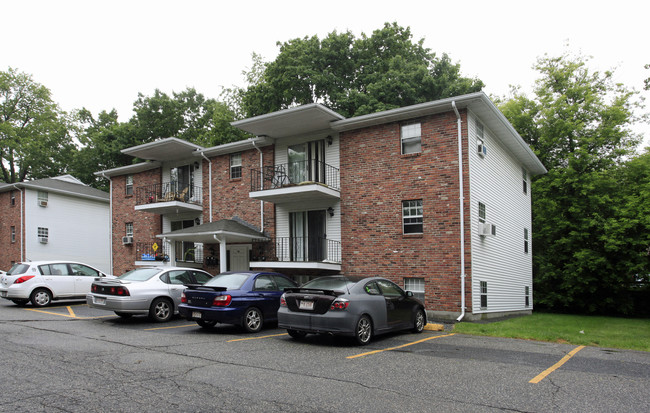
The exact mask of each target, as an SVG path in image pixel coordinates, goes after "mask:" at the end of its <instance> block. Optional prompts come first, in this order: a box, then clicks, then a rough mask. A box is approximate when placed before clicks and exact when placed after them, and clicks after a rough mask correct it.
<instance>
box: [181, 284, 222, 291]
mask: <svg viewBox="0 0 650 413" xmlns="http://www.w3.org/2000/svg"><path fill="white" fill-rule="evenodd" d="M184 285H185V286H186V287H187V288H188V289H190V290H205V291H226V290H228V288H226V287H218V286H216V285H215V286H212V285H203V284H184Z"/></svg>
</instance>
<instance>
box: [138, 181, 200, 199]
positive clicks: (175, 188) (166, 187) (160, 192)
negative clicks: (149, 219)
mask: <svg viewBox="0 0 650 413" xmlns="http://www.w3.org/2000/svg"><path fill="white" fill-rule="evenodd" d="M135 196H136V200H135V202H136V205H144V204H153V203H156V202H170V201H179V202H185V203H188V204H195V205H201V204H203V196H202V191H201V187H200V186H190V185H182V184H180V183H178V182H165V183H162V184H153V185H147V186H141V187H138V188H136V191H135Z"/></svg>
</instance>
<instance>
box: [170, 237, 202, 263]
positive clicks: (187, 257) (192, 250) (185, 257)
mask: <svg viewBox="0 0 650 413" xmlns="http://www.w3.org/2000/svg"><path fill="white" fill-rule="evenodd" d="M174 244H175V246H174V248H175V253H176V254H175V255H176V262H195V263H198V264H200V263H203V244H200V243H194V242H188V241H176V242H175V243H174Z"/></svg>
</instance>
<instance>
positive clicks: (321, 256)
mask: <svg viewBox="0 0 650 413" xmlns="http://www.w3.org/2000/svg"><path fill="white" fill-rule="evenodd" d="M250 265H251V268H299V269H308V268H312V269H323V270H335V271H340V270H341V242H340V241H336V240H331V239H325V238H317V237H278V238H272V239H270V240H255V241H253V249H252V250H251V263H250Z"/></svg>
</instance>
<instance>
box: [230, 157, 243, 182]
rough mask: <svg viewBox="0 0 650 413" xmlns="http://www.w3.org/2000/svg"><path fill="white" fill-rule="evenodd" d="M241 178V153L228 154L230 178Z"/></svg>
mask: <svg viewBox="0 0 650 413" xmlns="http://www.w3.org/2000/svg"><path fill="white" fill-rule="evenodd" d="M238 178H241V153H233V154H232V155H230V179H238Z"/></svg>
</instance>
